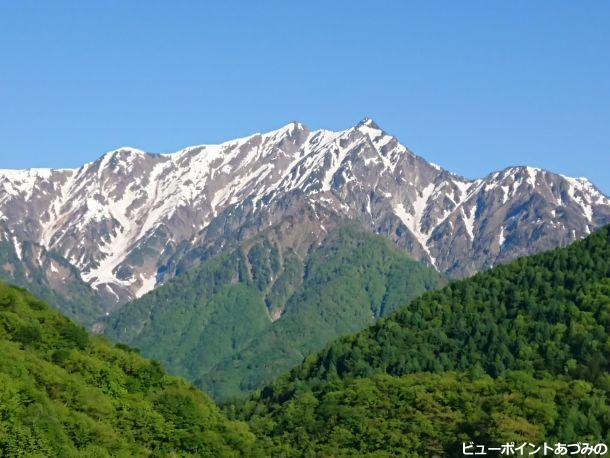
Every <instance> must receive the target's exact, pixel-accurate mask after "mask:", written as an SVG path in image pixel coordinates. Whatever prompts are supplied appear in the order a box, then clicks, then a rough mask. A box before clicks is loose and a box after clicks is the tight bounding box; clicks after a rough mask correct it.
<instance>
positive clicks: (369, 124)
mask: <svg viewBox="0 0 610 458" xmlns="http://www.w3.org/2000/svg"><path fill="white" fill-rule="evenodd" d="M362 126H365V127H370V128H371V129H378V130H381V128H380V127H379V125H377V123H376V122H375V121H373V120H372V119H371V118H369V117H368V116H367V117H365V118H364V119H362V121H360V122H359V123H358V124H356V127H362Z"/></svg>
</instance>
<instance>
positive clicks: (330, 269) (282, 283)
mask: <svg viewBox="0 0 610 458" xmlns="http://www.w3.org/2000/svg"><path fill="white" fill-rule="evenodd" d="M441 282H442V279H441V277H440V275H439V274H438V273H437V272H435V271H434V270H432V269H430V268H427V267H426V266H424V265H423V264H420V263H417V262H415V261H413V260H411V259H409V258H408V257H407V256H406V255H405V254H403V253H401V252H399V251H398V250H397V249H395V248H394V247H393V246H391V244H390V243H389V242H388V241H387V240H385V239H384V238H382V237H380V236H375V235H372V234H369V233H367V232H365V231H364V230H361V229H359V228H358V227H357V226H353V225H347V226H344V227H342V228H340V229H338V230H336V231H333V232H331V233H330V234H329V235H328V237H327V238H326V239H325V241H324V242H323V243H322V245H320V246H319V247H316V248H313V249H312V250H311V252H310V253H309V254H307V255H306V256H305V258H304V259H303V258H302V257H300V256H299V255H298V254H297V253H296V252H295V251H294V250H292V249H288V248H285V247H282V246H281V245H278V244H277V243H275V241H274V239H273V238H271V236H270V235H269V234H268V235H267V236H263V237H257V238H256V239H254V240H252V241H250V242H248V243H247V244H244V245H242V246H241V247H240V248H239V249H237V250H235V251H232V252H231V253H225V254H221V255H220V256H217V257H215V258H212V259H211V260H209V261H208V262H206V263H204V264H203V265H202V266H201V267H200V268H197V269H195V270H192V271H190V272H187V273H184V274H182V275H180V276H178V277H176V278H175V279H174V280H172V281H171V282H169V283H168V284H167V285H164V286H161V287H159V288H158V289H156V290H155V291H152V292H151V293H149V294H147V295H146V296H144V297H143V298H141V299H140V300H138V301H135V302H133V303H130V304H128V305H126V306H125V307H123V308H122V309H121V310H120V311H119V312H118V313H117V314H116V315H114V316H111V318H110V324H109V326H108V328H107V331H106V332H107V334H108V335H109V336H110V337H111V338H113V339H115V340H117V341H122V342H126V343H128V344H129V345H132V346H135V347H137V348H140V349H141V350H142V353H143V354H144V355H146V356H148V357H152V358H155V359H159V360H161V361H162V362H163V363H164V364H165V365H166V367H167V368H168V369H169V370H170V371H171V372H173V373H177V374H180V375H183V376H185V377H186V378H188V379H190V380H194V381H196V382H197V384H198V385H199V386H200V387H202V388H203V389H204V390H205V391H208V392H210V393H211V394H212V395H213V396H214V397H215V398H217V399H220V400H227V399H230V398H233V397H240V396H241V397H243V395H244V394H245V393H247V392H249V391H251V390H253V389H255V388H259V387H261V386H262V385H263V384H265V383H267V382H269V381H271V380H272V379H273V378H274V377H275V376H278V375H280V374H281V373H282V372H284V371H286V370H288V369H290V368H291V367H294V366H295V365H297V364H299V363H300V362H301V361H302V360H303V357H304V356H306V355H308V354H310V353H312V352H314V351H318V350H320V349H321V348H322V347H323V346H324V345H325V344H326V343H328V342H330V341H331V340H333V339H334V338H335V337H337V336H339V335H341V334H345V333H351V332H356V331H358V330H360V329H363V328H364V327H366V326H368V325H371V324H373V323H374V322H375V320H376V319H377V318H379V317H381V316H385V315H387V314H388V313H390V312H392V311H393V310H395V309H396V308H397V307H399V306H401V305H404V304H407V303H408V302H409V301H410V300H412V299H414V298H415V297H417V296H418V295H420V294H421V293H423V292H425V291H428V290H431V289H434V288H436V287H438V286H439V285H440V284H441Z"/></svg>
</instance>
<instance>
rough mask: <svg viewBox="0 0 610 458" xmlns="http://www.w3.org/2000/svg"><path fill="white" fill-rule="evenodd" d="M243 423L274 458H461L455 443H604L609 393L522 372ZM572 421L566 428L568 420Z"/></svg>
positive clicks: (366, 394) (449, 376)
mask: <svg viewBox="0 0 610 458" xmlns="http://www.w3.org/2000/svg"><path fill="white" fill-rule="evenodd" d="M242 414H243V415H245V416H246V417H247V418H249V420H250V424H251V427H252V430H253V431H254V432H255V433H256V434H257V435H258V436H259V437H260V438H261V440H262V441H263V442H264V444H265V449H266V450H267V453H269V454H270V455H273V456H280V455H283V456H363V455H374V456H388V457H389V456H435V455H436V456H445V455H447V456H463V455H462V453H461V450H462V446H461V444H462V442H469V441H473V442H475V443H476V444H484V445H486V446H498V445H499V444H503V443H507V442H513V441H514V442H516V443H517V444H519V443H523V442H531V443H542V442H544V441H546V442H549V443H556V442H566V441H568V442H579V441H586V442H592V443H597V442H599V441H604V440H605V441H608V440H609V439H610V433H609V432H608V425H609V418H610V417H609V416H610V406H609V405H608V403H607V393H605V392H604V391H602V390H600V389H596V388H593V387H592V386H591V385H590V384H589V383H586V382H582V381H561V380H551V379H543V380H538V379H535V378H534V377H533V376H532V375H530V374H527V373H524V372H508V373H506V374H505V375H504V376H502V377H498V378H495V379H494V378H491V377H489V376H483V377H480V378H477V377H472V376H471V375H468V374H464V373H455V372H443V373H439V374H430V373H428V374H413V375H407V376H402V377H396V376H389V375H375V376H373V377H370V378H363V379H355V380H352V381H342V382H339V383H336V384H334V385H333V386H332V388H329V389H328V390H325V391H322V392H312V391H310V390H307V389H300V390H298V391H297V392H296V393H295V394H294V395H293V396H291V397H290V399H289V400H287V401H285V402H284V403H282V404H281V405H274V404H271V405H267V406H265V408H264V409H263V408H262V406H261V405H258V404H257V403H256V402H249V403H246V404H245V405H244V406H243V407H242ZM568 418H572V419H573V421H567V420H566V419H568Z"/></svg>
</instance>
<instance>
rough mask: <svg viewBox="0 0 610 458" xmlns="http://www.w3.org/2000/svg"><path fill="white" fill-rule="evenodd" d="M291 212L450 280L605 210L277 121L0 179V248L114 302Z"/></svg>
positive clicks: (585, 184)
mask: <svg viewBox="0 0 610 458" xmlns="http://www.w3.org/2000/svg"><path fill="white" fill-rule="evenodd" d="M306 208H307V212H305V210H304V209H306ZM305 214H307V215H308V216H307V217H308V218H309V220H308V226H307V227H308V228H311V227H314V230H312V233H313V234H314V236H315V237H323V234H324V233H325V231H326V230H328V228H329V227H330V226H333V225H336V224H338V222H340V221H342V220H344V219H345V218H350V219H355V220H358V221H360V222H361V223H362V224H363V225H364V226H365V227H367V228H369V229H370V230H371V231H373V232H376V233H380V234H383V235H385V236H387V237H388V238H389V239H391V240H392V241H394V242H395V243H396V244H397V245H398V246H399V247H401V248H403V249H404V250H406V251H407V252H408V253H409V254H411V256H413V257H414V258H416V259H419V260H422V261H425V262H427V263H429V264H431V265H433V266H434V267H436V268H437V269H438V270H440V271H443V272H446V273H448V274H451V275H455V276H464V275H469V274H471V273H473V272H475V271H478V270H481V269H484V268H488V267H491V266H492V265H494V264H496V263H499V262H504V261H508V260H510V259H513V258H515V257H518V256H522V255H526V254H531V253H534V252H538V251H541V250H544V249H548V248H552V247H556V246H561V245H565V244H567V243H569V242H571V241H573V240H575V239H578V238H580V237H583V236H585V235H587V234H588V233H590V232H591V231H592V230H594V229H596V228H598V227H600V226H601V225H604V224H607V223H610V200H609V199H608V198H607V197H606V196H605V195H603V194H602V193H601V192H600V191H599V190H598V189H597V188H595V186H593V185H592V184H591V183H590V182H589V181H588V180H586V179H584V178H578V179H574V178H568V177H564V176H561V175H558V174H554V173H551V172H548V171H545V170H541V169H535V168H531V167H511V168H507V169H505V170H503V171H501V172H494V173H491V174H490V175H488V176H486V177H484V178H482V179H478V180H469V179H466V178H463V177H460V176H458V175H455V174H452V173H450V172H448V171H446V170H444V169H442V168H441V167H439V166H437V165H435V164H432V163H429V162H427V161H426V160H424V159H423V158H421V157H419V156H417V155H415V154H413V153H412V152H411V151H409V150H408V149H407V148H406V147H404V146H403V145H402V144H400V143H399V141H398V140H397V139H396V138H395V137H393V136H392V135H389V134H387V133H385V132H384V131H383V130H382V129H380V128H379V127H378V126H377V125H376V124H375V123H374V122H373V121H372V120H370V119H366V120H364V121H362V122H361V123H359V124H358V125H356V126H354V127H352V128H350V129H347V130H345V131H340V132H332V131H328V130H315V131H312V130H310V129H308V128H307V127H305V126H304V125H302V124H300V123H290V124H288V125H286V126H284V127H282V128H281V129H278V130H275V131H272V132H269V133H265V134H254V135H251V136H249V137H245V138H240V139H237V140H232V141H228V142H225V143H222V144H219V145H200V146H193V147H189V148H186V149H183V150H181V151H179V152H177V153H173V154H149V153H145V152H143V151H139V150H136V149H133V148H119V149H117V150H115V151H112V152H109V153H107V154H105V155H104V156H102V157H101V158H100V159H98V160H97V161H95V162H92V163H89V164H86V165H84V166H82V167H80V168H79V169H64V170H51V169H29V170H0V240H5V241H10V242H12V243H13V245H14V247H15V250H16V253H17V256H19V255H20V250H22V246H23V243H24V242H30V243H35V244H37V245H38V246H40V247H42V248H44V250H47V251H50V252H54V253H55V254H56V255H59V256H61V257H63V258H64V259H65V260H66V261H67V262H68V263H69V264H71V265H72V266H74V267H75V268H76V269H77V270H78V271H79V272H80V274H81V276H82V279H83V280H85V281H86V282H87V283H89V284H90V285H91V286H92V287H93V288H94V289H95V290H97V291H98V292H99V293H101V294H102V295H105V296H107V297H108V298H111V299H112V300H113V301H115V302H116V303H123V302H126V301H128V300H130V299H132V298H134V297H139V296H141V295H142V294H144V293H146V292H147V291H150V290H151V289H152V288H153V287H154V286H155V284H156V283H157V282H158V281H159V280H160V279H161V278H162V274H164V275H168V274H171V273H172V272H173V271H174V270H175V266H176V265H178V264H180V263H181V262H183V263H184V262H186V264H185V265H186V266H188V265H190V264H193V263H194V262H195V261H196V258H197V256H198V255H197V252H198V251H197V250H198V249H200V248H201V247H204V246H207V247H208V249H209V248H210V247H212V246H214V247H215V248H214V249H215V250H216V251H219V250H221V249H222V247H223V246H224V245H225V244H227V243H230V242H229V241H230V240H231V239H236V240H237V239H243V238H245V237H247V236H248V235H252V234H254V233H256V231H257V230H260V229H262V228H265V227H269V226H270V225H272V224H275V223H278V222H280V221H281V220H282V219H283V218H285V217H286V216H287V215H291V217H293V218H299V217H301V218H302V217H304V216H303V215H305ZM312 215H313V216H312ZM312 218H313V223H312V221H311V219H312ZM172 266H173V267H172Z"/></svg>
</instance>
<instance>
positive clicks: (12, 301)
mask: <svg viewBox="0 0 610 458" xmlns="http://www.w3.org/2000/svg"><path fill="white" fill-rule="evenodd" d="M253 445H254V437H253V436H252V434H251V433H249V432H248V428H247V426H245V425H244V424H242V423H239V422H233V421H229V420H227V419H226V417H224V416H223V414H222V413H221V412H219V410H218V408H217V407H216V406H215V405H214V403H213V402H212V401H211V400H210V399H209V398H208V396H206V395H205V394H203V393H201V392H199V391H198V390H196V389H195V388H193V387H192V386H191V385H189V384H188V383H187V382H185V381H183V380H181V379H177V378H174V377H171V376H169V375H167V374H166V373H165V372H164V370H163V369H161V367H160V365H159V364H158V363H155V362H151V361H148V360H146V359H144V358H142V357H141V356H139V355H138V354H137V353H136V352H134V351H133V350H129V349H127V348H117V347H115V346H114V345H112V344H110V343H109V342H108V341H106V340H105V339H104V338H100V337H90V336H89V335H88V334H87V332H86V331H85V330H84V329H83V328H81V327H79V326H77V325H75V324H73V323H72V322H71V321H70V320H69V319H67V318H65V317H64V316H62V315H60V314H59V313H58V312H56V311H54V310H52V309H51V308H50V307H49V306H48V305H46V304H45V303H44V302H42V301H41V300H39V299H37V298H35V297H34V296H32V295H31V294H29V293H28V292H26V291H25V290H23V289H20V288H18V287H15V286H7V285H5V284H4V283H0V456H41V457H42V456H62V457H64V456H65V457H69V456H79V457H80V456H91V457H93V456H95V457H102V456H124V457H128V456H129V457H131V456H240V455H243V454H256V450H254V449H253V448H252V447H253Z"/></svg>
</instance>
